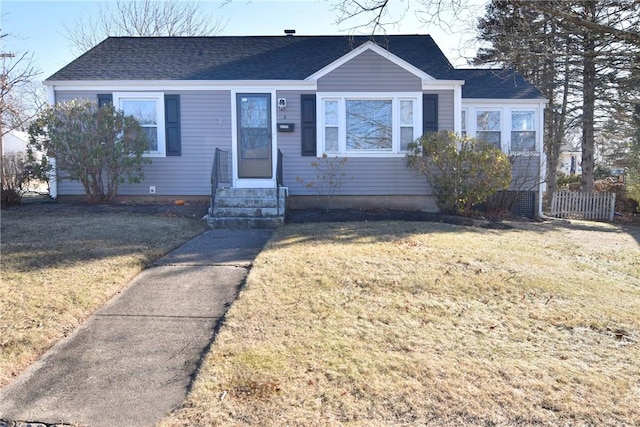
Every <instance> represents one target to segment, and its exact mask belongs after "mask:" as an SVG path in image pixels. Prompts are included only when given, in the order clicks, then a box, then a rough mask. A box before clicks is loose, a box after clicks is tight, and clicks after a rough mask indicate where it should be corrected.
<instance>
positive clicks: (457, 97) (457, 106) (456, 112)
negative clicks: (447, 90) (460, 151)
mask: <svg viewBox="0 0 640 427" xmlns="http://www.w3.org/2000/svg"><path fill="white" fill-rule="evenodd" d="M463 84H464V83H463ZM461 120H462V85H461V84H456V85H455V86H454V87H453V132H455V133H456V134H458V135H460V132H462V122H461Z"/></svg>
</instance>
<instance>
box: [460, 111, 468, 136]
mask: <svg viewBox="0 0 640 427" xmlns="http://www.w3.org/2000/svg"><path fill="white" fill-rule="evenodd" d="M460 135H461V136H467V110H462V111H461V114H460Z"/></svg>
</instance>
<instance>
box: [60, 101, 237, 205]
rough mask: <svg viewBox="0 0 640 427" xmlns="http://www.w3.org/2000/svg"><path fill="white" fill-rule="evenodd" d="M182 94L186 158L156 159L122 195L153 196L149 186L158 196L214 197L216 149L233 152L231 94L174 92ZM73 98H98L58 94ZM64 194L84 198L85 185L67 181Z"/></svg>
mask: <svg viewBox="0 0 640 427" xmlns="http://www.w3.org/2000/svg"><path fill="white" fill-rule="evenodd" d="M165 94H179V95H180V118H181V144H182V155H181V156H175V157H163V158H152V159H151V161H152V163H151V164H150V165H146V166H145V167H144V180H143V181H142V182H141V183H139V184H127V183H123V184H121V186H120V189H119V192H118V194H120V195H123V196H142V195H149V186H151V185H153V186H155V187H156V195H157V196H172V195H190V196H206V195H210V194H211V184H210V175H211V166H212V163H213V155H214V152H215V149H216V148H221V149H223V150H231V125H232V124H231V94H230V92H229V91H205V92H191V91H189V92H172V91H168V92H165ZM73 98H87V99H97V93H92V92H84V91H83V92H68V91H66V92H57V93H56V101H57V102H61V101H65V100H69V99H73ZM58 194H60V195H82V194H84V191H83V188H82V185H80V183H78V182H72V181H66V180H63V181H61V182H59V183H58Z"/></svg>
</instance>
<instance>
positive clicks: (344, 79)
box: [318, 50, 422, 92]
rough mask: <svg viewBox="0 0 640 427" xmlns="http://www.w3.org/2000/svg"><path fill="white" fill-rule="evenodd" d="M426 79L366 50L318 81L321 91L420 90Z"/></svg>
mask: <svg viewBox="0 0 640 427" xmlns="http://www.w3.org/2000/svg"><path fill="white" fill-rule="evenodd" d="M420 90H422V80H421V79H420V78H418V77H416V76H415V75H413V74H411V73H410V72H409V71H407V70H405V69H404V68H402V67H399V66H398V65H396V64H394V63H393V62H391V61H389V60H388V59H386V58H383V57H382V56H380V55H378V54H377V53H375V52H373V51H371V50H366V51H364V52H362V53H361V54H360V55H358V56H356V57H355V58H353V59H352V60H351V61H349V62H347V63H345V64H343V65H342V66H341V67H339V68H337V69H335V70H333V71H332V72H330V73H329V74H327V75H325V76H324V77H322V78H320V79H319V80H318V91H319V92H419V91H420Z"/></svg>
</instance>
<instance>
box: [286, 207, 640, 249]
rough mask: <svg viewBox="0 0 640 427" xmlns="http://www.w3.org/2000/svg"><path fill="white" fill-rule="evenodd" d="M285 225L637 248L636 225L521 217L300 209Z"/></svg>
mask: <svg viewBox="0 0 640 427" xmlns="http://www.w3.org/2000/svg"><path fill="white" fill-rule="evenodd" d="M382 221H402V222H403V223H404V225H403V226H402V227H397V228H396V229H395V230H394V232H393V233H389V230H388V229H386V228H385V230H386V231H384V232H383V231H381V230H380V228H381V227H376V225H375V224H376V223H380V222H382ZM285 222H286V223H287V224H313V223H326V224H327V226H328V227H335V226H337V225H336V224H338V223H340V224H341V225H340V227H343V228H346V229H348V228H349V224H350V223H351V224H356V223H357V224H359V226H358V230H357V232H356V231H355V227H354V230H353V231H354V234H353V235H352V237H353V239H354V240H355V239H365V240H364V241H363V243H364V242H365V241H371V240H376V241H388V240H391V239H396V238H398V237H402V236H404V235H409V234H413V233H414V232H415V231H416V228H415V227H413V228H412V227H411V225H410V224H411V223H425V222H428V223H440V224H443V226H442V227H433V228H432V229H430V230H429V232H432V233H437V232H440V233H451V232H456V231H457V230H459V229H456V228H451V227H449V226H451V225H453V226H459V227H463V228H462V229H465V228H466V229H468V231H476V232H478V233H482V232H483V231H485V232H490V231H493V232H505V233H510V232H514V233H517V232H521V231H523V230H526V231H535V232H539V233H548V232H551V231H558V230H562V229H566V230H567V231H569V230H580V231H594V232H605V233H615V234H617V233H626V234H629V235H630V236H632V237H633V238H634V239H635V240H636V241H637V242H638V243H639V244H640V224H639V225H634V224H623V223H613V224H610V223H604V222H596V221H593V222H584V221H578V222H576V221H571V220H564V219H546V220H533V219H529V218H524V217H517V216H513V217H510V218H492V217H491V216H487V217H482V216H477V217H464V216H457V215H448V214H442V213H437V212H420V211H409V210H388V209H379V210H373V209H336V210H331V211H329V212H327V211H325V210H322V209H301V210H288V211H287V213H286V217H285ZM362 224H371V228H369V229H365V228H362V227H361V225H362ZM612 225H613V227H612ZM346 229H345V230H344V231H345V233H343V234H342V236H341V239H340V240H348V237H347V234H348V231H347V230H346ZM318 231H319V234H316V235H315V236H310V238H312V239H319V240H322V229H320V230H318Z"/></svg>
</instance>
